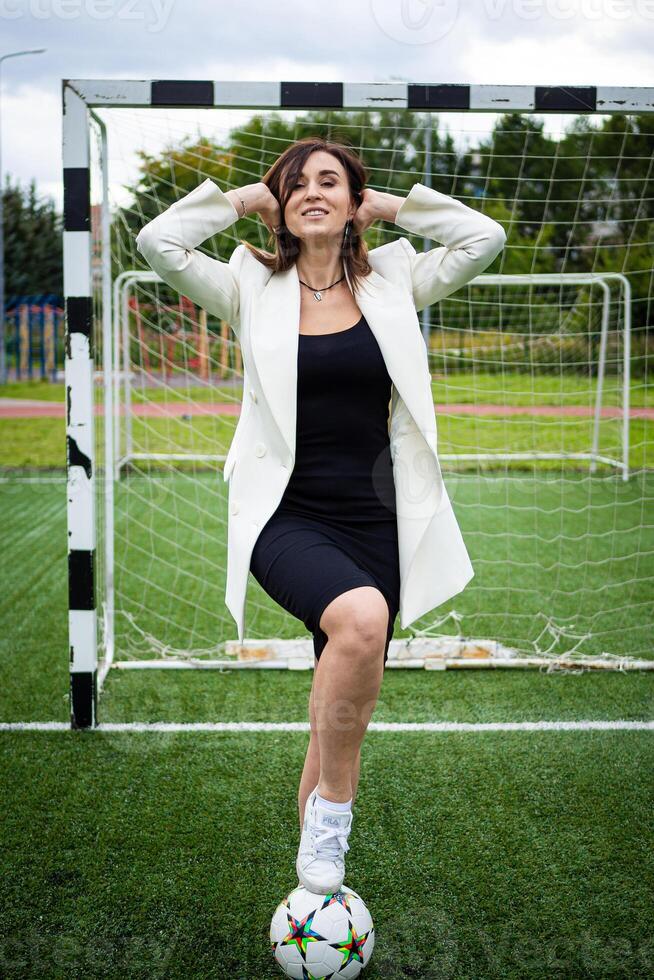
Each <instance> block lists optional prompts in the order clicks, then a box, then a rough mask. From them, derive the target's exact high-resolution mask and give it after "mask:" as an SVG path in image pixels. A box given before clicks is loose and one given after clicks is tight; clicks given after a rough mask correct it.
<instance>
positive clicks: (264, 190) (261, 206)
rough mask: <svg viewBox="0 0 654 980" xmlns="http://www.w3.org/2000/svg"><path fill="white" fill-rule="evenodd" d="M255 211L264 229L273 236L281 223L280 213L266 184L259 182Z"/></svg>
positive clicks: (274, 198) (277, 204) (276, 201)
mask: <svg viewBox="0 0 654 980" xmlns="http://www.w3.org/2000/svg"><path fill="white" fill-rule="evenodd" d="M258 187H259V195H258V197H257V203H256V211H258V212H259V217H260V218H261V220H262V221H263V223H264V225H265V226H266V228H267V229H268V230H269V231H270V232H271V233H272V234H273V235H274V234H275V230H277V231H278V230H279V227H280V225H281V223H282V213H281V208H280V206H279V202H278V200H277V198H276V197H275V195H274V194H273V193H272V191H271V190H270V188H269V187H268V185H267V184H264V183H263V182H260V183H259V185H258Z"/></svg>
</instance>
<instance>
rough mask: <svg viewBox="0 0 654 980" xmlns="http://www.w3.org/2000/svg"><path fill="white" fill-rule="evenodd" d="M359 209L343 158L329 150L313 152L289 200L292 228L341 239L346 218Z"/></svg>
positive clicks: (303, 234) (304, 235)
mask: <svg viewBox="0 0 654 980" xmlns="http://www.w3.org/2000/svg"><path fill="white" fill-rule="evenodd" d="M355 213H356V203H355V202H354V201H353V200H352V199H351V196H350V187H349V184H348V179H347V172H346V170H345V168H344V167H343V164H342V163H341V161H340V160H338V159H337V158H336V157H335V156H333V154H331V153H327V152H326V151H325V150H316V151H315V152H313V153H311V154H310V155H309V157H308V158H307V160H306V161H305V163H304V169H303V171H302V174H301V176H300V177H299V178H298V179H297V181H296V183H295V186H294V187H293V188H291V193H290V197H289V199H288V202H287V204H286V208H285V211H284V220H285V223H286V227H287V228H288V230H289V231H290V232H291V234H293V235H295V236H296V237H297V238H301V239H304V240H311V241H313V242H327V241H328V240H330V239H335V240H337V241H340V239H341V237H342V235H343V228H344V226H345V222H346V221H347V219H348V218H353V217H354V215H355Z"/></svg>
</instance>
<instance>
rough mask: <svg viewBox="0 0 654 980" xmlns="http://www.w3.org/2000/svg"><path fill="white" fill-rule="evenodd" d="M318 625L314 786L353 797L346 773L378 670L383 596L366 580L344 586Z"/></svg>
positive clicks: (375, 691)
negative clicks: (321, 637) (322, 637)
mask: <svg viewBox="0 0 654 980" xmlns="http://www.w3.org/2000/svg"><path fill="white" fill-rule="evenodd" d="M320 627H321V629H322V630H324V632H325V633H326V634H327V637H328V639H327V643H326V644H325V647H324V649H323V651H322V654H321V656H320V661H319V663H318V668H317V670H316V672H315V677H314V685H313V703H314V711H315V719H316V730H317V736H318V744H319V759H320V780H319V783H318V792H319V793H320V795H321V796H324V797H325V799H328V800H333V801H334V802H345V801H347V800H349V799H350V798H353V788H354V787H353V779H352V776H353V773H354V770H355V766H356V765H357V757H358V756H359V753H360V748H361V743H362V741H363V739H364V736H365V733H366V730H367V727H368V724H369V721H370V718H371V716H372V713H373V711H374V708H375V704H376V702H377V697H378V695H379V689H380V687H381V683H382V679H383V676H384V646H385V643H386V633H387V629H388V605H387V603H386V599H385V598H384V596H383V595H382V593H381V592H380V591H379V590H378V589H376V588H374V587H372V586H361V587H359V588H355V589H350V590H349V591H347V592H344V593H341V595H339V596H337V597H336V598H335V599H334V600H333V601H332V602H330V603H329V605H328V606H327V607H326V609H325V610H324V612H323V614H322V617H321V620H320ZM314 785H315V784H314Z"/></svg>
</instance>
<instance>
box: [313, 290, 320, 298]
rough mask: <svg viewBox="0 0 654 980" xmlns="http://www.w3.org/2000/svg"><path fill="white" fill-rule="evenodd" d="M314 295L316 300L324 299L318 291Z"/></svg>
mask: <svg viewBox="0 0 654 980" xmlns="http://www.w3.org/2000/svg"><path fill="white" fill-rule="evenodd" d="M313 295H314V296H315V297H316V299H322V293H320V292H318V291H316V292H315V293H314V294H313Z"/></svg>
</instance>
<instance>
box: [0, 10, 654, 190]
mask: <svg viewBox="0 0 654 980" xmlns="http://www.w3.org/2000/svg"><path fill="white" fill-rule="evenodd" d="M29 48H46V51H45V52H44V53H43V54H38V55H29V56H21V57H15V58H14V57H12V58H8V59H6V60H4V61H2V62H0V69H1V72H2V88H1V95H2V102H1V113H2V115H1V133H2V172H3V174H6V173H10V174H11V176H12V178H13V179H14V180H20V181H21V182H22V183H27V182H28V181H29V180H30V179H31V178H32V177H34V178H35V179H36V181H37V185H38V189H39V192H40V193H41V194H44V195H49V196H52V197H53V198H54V199H55V201H56V203H57V206H58V207H60V206H61V179H60V171H61V79H62V78H132V79H134V78H136V79H150V78H180V79H182V78H189V79H201V78H207V79H248V80H271V79H275V80H297V81H301V80H305V81H316V80H321V81H353V82H354V81H358V82H382V81H393V80H403V81H415V82H434V83H436V82H464V83H468V82H469V83H473V84H489V83H493V84H539V85H552V84H556V85H636V86H652V85H654V0H458V2H457V0H359V2H356V0H329V2H328V3H323V2H313V3H312V2H310V0H304V2H301V0H284V2H282V3H270V2H269V0H241V2H240V3H238V4H237V3H236V2H234V0H229V2H227V0H224V2H223V0H0V57H2V56H4V55H7V54H10V53H12V52H15V51H21V50H24V49H29ZM208 115H210V114H200V124H201V125H202V126H204V120H205V117H206V116H208ZM168 117H170V113H168ZM487 118H488V117H487ZM118 129H119V134H122V145H121V146H120V147H119V146H118V144H116V148H115V150H114V151H113V152H114V154H115V159H114V163H115V165H116V168H117V169H116V173H120V177H121V178H122V177H125V178H126V179H128V177H129V174H130V170H132V175H133V165H134V160H133V158H132V157H131V154H130V148H131V147H133V146H134V145H136V144H142V145H143V146H147V148H148V149H150V150H152V149H153V148H156V146H157V145H160V144H161V140H163V139H165V138H166V137H168V138H170V137H171V136H173V137H177V136H179V135H180V133H181V127H180V126H178V125H177V124H173V128H172V130H171V129H170V124H169V123H166V124H162V123H160V122H157V123H156V125H154V124H153V125H148V123H147V120H146V121H141V119H139V120H138V121H137V119H136V117H133V118H132V120H131V121H130V120H124V121H123V122H122V123H121V124H120V126H119V127H118ZM205 131H207V132H211V131H212V130H211V125H207V126H206V130H205ZM116 173H115V174H114V177H115V176H116Z"/></svg>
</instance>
